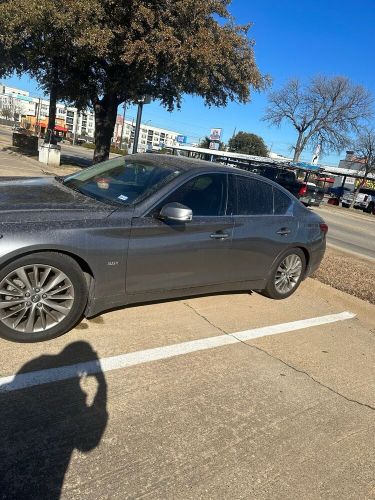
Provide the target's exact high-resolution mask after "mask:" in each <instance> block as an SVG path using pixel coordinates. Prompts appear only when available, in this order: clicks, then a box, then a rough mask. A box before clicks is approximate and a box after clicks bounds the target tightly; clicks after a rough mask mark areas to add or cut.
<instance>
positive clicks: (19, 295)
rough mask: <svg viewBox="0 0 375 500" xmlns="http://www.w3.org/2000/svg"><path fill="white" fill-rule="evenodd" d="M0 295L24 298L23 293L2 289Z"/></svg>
mask: <svg viewBox="0 0 375 500" xmlns="http://www.w3.org/2000/svg"><path fill="white" fill-rule="evenodd" d="M0 295H9V297H22V296H23V293H22V292H17V291H16V292H13V290H6V289H2V290H0Z"/></svg>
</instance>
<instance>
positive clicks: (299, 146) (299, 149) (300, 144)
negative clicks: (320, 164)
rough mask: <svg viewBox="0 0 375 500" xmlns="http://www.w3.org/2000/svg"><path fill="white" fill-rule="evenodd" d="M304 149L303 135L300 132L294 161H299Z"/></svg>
mask: <svg viewBox="0 0 375 500" xmlns="http://www.w3.org/2000/svg"><path fill="white" fill-rule="evenodd" d="M303 147H304V144H303V133H302V132H299V133H298V139H297V143H296V145H295V147H294V156H293V161H299V159H300V156H301V153H302V151H303Z"/></svg>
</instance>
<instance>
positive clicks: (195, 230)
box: [126, 173, 233, 293]
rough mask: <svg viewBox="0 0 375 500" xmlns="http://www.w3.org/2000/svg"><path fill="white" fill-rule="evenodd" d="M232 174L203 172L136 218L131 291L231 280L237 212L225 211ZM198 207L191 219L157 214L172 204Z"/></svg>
mask: <svg viewBox="0 0 375 500" xmlns="http://www.w3.org/2000/svg"><path fill="white" fill-rule="evenodd" d="M227 191H228V189H227V175H226V174H217V173H212V174H201V175H198V176H196V177H194V178H193V179H190V180H189V181H187V182H186V183H185V184H183V185H182V186H180V187H179V188H177V189H176V190H175V191H174V192H173V193H171V194H170V195H169V196H168V197H167V198H166V199H164V200H163V201H162V202H161V203H160V204H159V205H158V206H157V207H156V208H155V209H154V210H152V212H151V213H150V214H147V215H146V216H144V217H139V218H134V219H133V222H132V228H131V235H130V244H129V252H128V265H127V277H126V291H127V293H147V292H155V291H158V290H160V291H163V290H174V289H185V288H194V287H201V286H207V285H215V284H222V283H225V282H227V281H230V280H231V273H230V266H229V262H228V259H229V252H230V248H231V242H232V229H233V220H232V217H230V216H227V215H226V208H227ZM172 202H178V203H181V204H183V205H185V206H187V207H189V208H191V209H192V211H193V219H192V221H191V222H184V223H182V222H171V221H161V220H160V219H158V213H159V211H160V209H161V208H162V206H164V205H165V204H167V203H172Z"/></svg>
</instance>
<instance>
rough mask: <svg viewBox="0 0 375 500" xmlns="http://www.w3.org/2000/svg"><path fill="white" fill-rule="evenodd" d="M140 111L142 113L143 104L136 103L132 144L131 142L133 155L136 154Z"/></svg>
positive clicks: (140, 118) (140, 117)
mask: <svg viewBox="0 0 375 500" xmlns="http://www.w3.org/2000/svg"><path fill="white" fill-rule="evenodd" d="M142 111H143V102H142V101H140V102H139V103H138V111H137V121H136V124H135V132H134V142H133V155H134V154H136V152H137V151H138V141H139V130H140V128H141V120H142Z"/></svg>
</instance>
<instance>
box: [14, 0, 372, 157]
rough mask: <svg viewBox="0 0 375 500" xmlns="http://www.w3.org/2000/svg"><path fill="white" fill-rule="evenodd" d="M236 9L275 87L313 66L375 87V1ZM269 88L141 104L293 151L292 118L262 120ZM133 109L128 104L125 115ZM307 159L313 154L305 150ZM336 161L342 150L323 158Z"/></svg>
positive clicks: (188, 129)
mask: <svg viewBox="0 0 375 500" xmlns="http://www.w3.org/2000/svg"><path fill="white" fill-rule="evenodd" d="M230 11H231V13H232V14H233V15H234V16H235V18H236V20H237V22H238V23H247V22H249V21H251V22H253V23H254V25H253V28H252V29H251V31H250V37H251V38H253V39H254V40H255V42H256V45H255V56H256V61H257V64H258V66H259V68H260V70H261V72H262V73H267V74H270V75H271V77H272V79H273V88H275V89H276V88H279V87H280V86H281V85H283V84H284V83H285V82H286V80H287V79H288V78H290V77H298V78H301V79H308V78H309V77H311V76H312V75H315V74H318V73H319V74H325V75H329V76H333V75H345V76H348V77H349V78H351V79H352V80H353V81H355V82H356V83H361V84H363V85H364V86H366V87H367V88H369V89H370V90H371V91H372V92H373V93H374V94H375V70H374V65H373V54H374V50H375V37H374V26H375V1H374V0H358V1H357V2H353V0H341V1H338V0H326V1H323V0H299V1H297V0H284V1H280V0H252V1H249V0H233V1H232V4H231V6H230ZM6 82H8V83H9V84H12V85H15V86H20V87H22V88H25V89H27V90H29V91H30V92H31V93H33V94H38V88H37V84H36V82H35V81H32V80H30V79H29V78H28V77H27V76H25V77H23V78H22V79H21V81H20V80H19V79H17V78H11V79H8V80H6ZM265 107H266V93H260V94H258V93H254V94H253V96H252V101H251V102H250V103H249V104H247V105H238V104H235V103H232V104H230V105H228V107H227V108H207V107H205V106H204V104H203V101H202V99H200V98H192V97H186V98H185V99H184V102H183V106H182V109H181V111H175V112H173V113H168V112H167V111H165V110H164V109H163V108H162V107H161V106H159V105H158V104H157V103H153V104H150V105H148V106H145V107H144V114H143V122H146V121H150V123H151V124H152V125H155V126H161V127H165V128H170V129H172V130H177V131H179V132H181V133H182V134H185V135H187V136H188V137H189V138H190V139H191V140H193V141H194V140H197V139H198V138H200V137H204V136H205V135H207V134H208V132H209V130H210V128H214V127H221V128H223V130H224V140H225V141H227V140H228V139H229V138H230V137H231V135H232V133H233V131H234V129H236V130H237V131H239V130H244V131H247V132H253V133H256V134H258V135H260V136H262V137H263V138H264V140H265V142H266V143H267V145H268V146H269V147H271V148H272V150H273V151H276V152H278V153H281V154H288V152H289V146H290V145H291V144H292V143H294V141H295V133H294V131H293V129H292V128H290V127H289V126H288V125H283V126H282V127H281V128H279V129H277V128H270V127H268V126H267V125H266V124H265V123H264V122H263V121H262V120H261V118H262V115H263V113H264V110H265ZM135 115H136V110H135V109H134V108H130V109H129V110H128V111H127V116H128V117H134V116H135ZM303 156H304V157H305V158H306V159H307V160H310V158H311V154H310V153H309V152H306V153H305V154H304V155H303ZM324 163H333V164H335V163H337V156H336V155H331V156H329V157H326V158H324Z"/></svg>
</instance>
